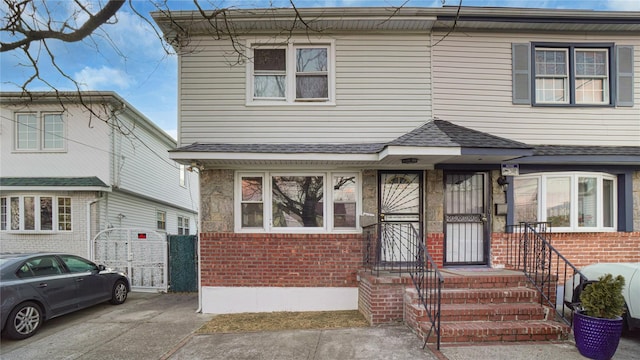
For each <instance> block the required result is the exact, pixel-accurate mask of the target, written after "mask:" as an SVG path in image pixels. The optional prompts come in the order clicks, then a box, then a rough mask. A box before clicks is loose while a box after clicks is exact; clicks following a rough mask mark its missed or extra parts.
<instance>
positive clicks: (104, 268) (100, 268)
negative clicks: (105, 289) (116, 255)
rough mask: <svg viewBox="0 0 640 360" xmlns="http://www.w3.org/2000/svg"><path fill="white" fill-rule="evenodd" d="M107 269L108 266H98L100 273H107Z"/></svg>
mask: <svg viewBox="0 0 640 360" xmlns="http://www.w3.org/2000/svg"><path fill="white" fill-rule="evenodd" d="M106 269H107V267H106V266H104V265H102V264H100V265H98V271H105V270H106Z"/></svg>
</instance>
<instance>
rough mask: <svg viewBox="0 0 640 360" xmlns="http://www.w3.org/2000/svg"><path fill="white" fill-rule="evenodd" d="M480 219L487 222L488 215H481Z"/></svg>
mask: <svg viewBox="0 0 640 360" xmlns="http://www.w3.org/2000/svg"><path fill="white" fill-rule="evenodd" d="M480 220H481V221H482V222H484V223H486V222H487V216H486V215H482V216H481V217H480Z"/></svg>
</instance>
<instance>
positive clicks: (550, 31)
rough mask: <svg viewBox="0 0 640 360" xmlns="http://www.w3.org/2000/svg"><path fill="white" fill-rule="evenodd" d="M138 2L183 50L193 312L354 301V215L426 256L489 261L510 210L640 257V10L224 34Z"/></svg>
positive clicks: (390, 20) (325, 24)
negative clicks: (194, 237) (196, 225)
mask: <svg viewBox="0 0 640 360" xmlns="http://www.w3.org/2000/svg"><path fill="white" fill-rule="evenodd" d="M152 15H153V17H154V19H155V21H156V22H157V23H158V25H159V26H160V28H161V29H162V31H163V32H164V34H165V36H166V37H167V38H168V39H171V40H175V41H173V42H172V44H174V45H175V46H176V50H177V51H178V54H179V58H180V59H179V69H178V72H179V83H178V87H179V89H178V90H179V91H178V93H179V99H178V100H179V104H180V106H179V109H180V110H179V114H178V116H179V119H178V124H179V136H178V137H179V138H178V148H177V149H176V150H175V151H173V152H172V153H171V158H172V159H174V160H176V161H178V162H180V163H183V164H196V165H198V166H201V167H202V168H203V170H202V172H201V176H200V191H201V205H200V209H201V213H200V223H201V232H200V247H201V248H200V252H201V257H200V259H201V284H200V289H201V298H202V309H203V311H204V312H210V313H225V312H244V311H274V310H318V309H324V310H329V309H355V308H357V306H358V288H357V286H358V278H357V271H358V269H359V268H360V267H361V266H362V261H363V256H364V254H363V241H364V240H363V229H362V226H365V225H367V224H369V223H371V222H373V223H375V222H381V223H386V224H391V225H392V226H389V227H387V228H388V229H391V231H390V232H389V233H381V234H379V236H381V237H382V241H381V243H382V244H383V245H382V246H383V247H384V246H387V245H384V244H385V240H386V239H387V238H386V237H387V236H389V237H391V236H392V235H393V234H392V232H404V231H410V229H414V228H415V229H418V232H419V237H420V239H421V240H420V241H424V242H425V243H426V246H427V248H428V249H429V251H430V253H431V254H432V256H433V257H434V258H435V259H436V260H437V262H438V263H439V265H440V266H443V267H453V266H478V267H503V266H504V265H505V259H504V251H505V241H506V238H507V236H506V232H507V231H506V228H507V225H511V224H516V223H518V222H520V221H548V222H550V223H551V226H552V231H553V232H554V235H555V236H554V238H553V244H554V245H555V246H556V247H558V248H559V249H560V250H561V251H563V252H564V253H565V254H566V255H567V257H568V258H569V260H571V261H573V262H575V264H576V265H578V266H582V265H585V264H587V263H591V262H600V261H639V260H640V78H639V77H638V76H635V74H637V73H638V72H639V71H640V36H639V35H640V20H638V19H640V13H637V12H594V11H572V10H548V9H545V10H540V9H509V8H505V9H497V8H467V7H463V8H462V9H461V11H460V12H459V13H458V9H457V8H456V7H445V8H400V9H383V8H314V9H297V12H296V11H294V10H292V9H257V10H256V9H254V10H231V11H227V12H222V13H221V14H220V15H218V16H219V17H220V18H218V20H219V21H218V22H217V24H219V25H220V26H223V25H221V24H226V25H227V26H229V29H231V30H232V31H231V32H232V33H233V37H232V38H228V37H227V38H224V37H223V38H222V39H220V38H218V37H217V35H220V32H218V33H217V34H216V36H214V35H212V31H211V28H210V24H211V22H210V21H211V20H207V21H205V20H198V14H196V13H194V12H190V11H177V12H173V13H172V14H171V17H170V18H169V17H167V16H166V14H161V13H153V14H152ZM222 16H224V17H225V18H224V21H222V18H221V17H222ZM300 17H301V18H302V20H303V21H300ZM194 19H196V20H194ZM225 31H226V30H225V29H223V31H222V33H224V32H225ZM389 246H390V247H389V248H387V249H386V250H388V251H387V252H385V254H386V255H385V257H384V258H383V259H382V260H383V261H386V262H396V261H402V260H403V251H404V250H402V248H403V247H406V246H407V244H403V243H401V244H394V245H389ZM391 246H399V247H400V250H395V251H394V250H393V249H392V247H391Z"/></svg>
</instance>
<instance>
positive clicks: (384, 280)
mask: <svg viewBox="0 0 640 360" xmlns="http://www.w3.org/2000/svg"><path fill="white" fill-rule="evenodd" d="M358 275H359V277H360V284H359V288H358V310H359V311H360V313H361V314H362V315H363V316H364V317H365V319H367V321H369V324H370V325H378V324H388V323H391V322H395V321H402V320H403V317H404V289H405V286H407V284H408V283H409V282H410V281H411V280H410V279H409V278H407V277H399V276H397V275H393V276H380V277H378V276H374V275H372V274H371V273H370V272H369V271H366V270H362V271H360V272H359V274H358Z"/></svg>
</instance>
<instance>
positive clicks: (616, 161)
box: [506, 155, 640, 166]
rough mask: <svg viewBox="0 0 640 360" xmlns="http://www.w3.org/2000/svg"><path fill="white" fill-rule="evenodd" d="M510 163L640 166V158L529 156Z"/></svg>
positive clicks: (621, 156)
mask: <svg viewBox="0 0 640 360" xmlns="http://www.w3.org/2000/svg"><path fill="white" fill-rule="evenodd" d="M506 162H508V163H518V164H535V165H555V164H563V165H626V166H640V156H632V155H617V156H611V155H565V156H551V155H547V156H527V157H523V158H517V159H512V160H510V161H506Z"/></svg>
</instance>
